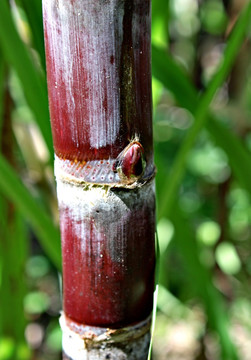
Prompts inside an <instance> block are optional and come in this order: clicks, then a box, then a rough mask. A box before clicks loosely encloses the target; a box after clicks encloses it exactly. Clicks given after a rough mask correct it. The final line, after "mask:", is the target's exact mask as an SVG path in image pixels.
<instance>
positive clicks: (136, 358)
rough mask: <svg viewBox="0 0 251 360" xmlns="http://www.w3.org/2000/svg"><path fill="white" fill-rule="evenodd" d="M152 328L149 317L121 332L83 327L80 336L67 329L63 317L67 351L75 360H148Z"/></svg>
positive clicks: (68, 355) (72, 359) (65, 349)
mask: <svg viewBox="0 0 251 360" xmlns="http://www.w3.org/2000/svg"><path fill="white" fill-rule="evenodd" d="M150 325H151V318H150V317H149V318H148V319H146V320H145V321H142V322H140V323H137V324H134V325H132V326H128V327H125V328H122V329H118V330H114V329H107V328H99V327H94V326H80V328H81V333H78V332H76V331H73V330H72V329H71V328H70V327H69V326H68V325H67V323H66V321H65V316H64V314H62V315H61V318H60V326H61V329H62V331H63V341H62V347H63V351H64V354H65V355H66V356H67V357H68V358H69V359H71V360H107V359H110V360H146V359H147V357H148V352H149V343H150ZM104 344H105V346H104Z"/></svg>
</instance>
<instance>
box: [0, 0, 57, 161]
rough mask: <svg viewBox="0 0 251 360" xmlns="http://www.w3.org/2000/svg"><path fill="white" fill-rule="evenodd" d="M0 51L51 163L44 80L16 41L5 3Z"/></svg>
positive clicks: (1, 10)
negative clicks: (14, 74) (19, 86)
mask: <svg viewBox="0 0 251 360" xmlns="http://www.w3.org/2000/svg"><path fill="white" fill-rule="evenodd" d="M0 47H1V48H2V54H3V56H4V58H5V59H6V61H8V62H9V63H10V64H11V65H12V66H13V68H14V69H15V70H16V72H17V74H18V76H19V78H20V81H21V83H22V86H23V90H24V93H25V96H26V99H27V103H28V105H29V106H30V108H31V109H32V111H33V113H34V115H35V117H36V120H37V122H38V125H39V127H40V129H41V132H42V134H43V137H44V140H45V142H46V144H47V146H48V149H49V152H50V155H51V161H52V160H53V145H52V136H51V128H50V122H49V109H48V99H47V90H46V81H45V77H44V76H43V75H42V74H41V72H39V71H38V69H36V68H35V66H34V61H32V59H31V56H30V54H29V53H28V50H27V48H26V47H25V45H24V43H23V42H22V40H21V39H20V36H19V35H18V32H17V30H16V27H15V25H14V22H13V19H12V16H11V12H10V9H9V7H8V2H7V1H6V0H1V1H0Z"/></svg>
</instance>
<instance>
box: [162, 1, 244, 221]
mask: <svg viewBox="0 0 251 360" xmlns="http://www.w3.org/2000/svg"><path fill="white" fill-rule="evenodd" d="M250 17H251V4H250V3H249V4H248V5H247V6H246V7H245V9H244V10H243V11H242V13H241V15H240V17H239V19H238V21H237V23H236V25H235V27H234V29H233V31H232V33H231V36H230V38H229V40H228V43H227V47H226V51H225V54H224V59H223V61H222V64H221V65H220V67H219V70H218V71H217V72H216V74H215V75H214V77H213V79H212V81H211V83H210V84H209V86H208V88H207V90H206V91H205V93H204V94H203V95H202V96H200V98H199V99H198V100H199V101H198V105H197V107H196V110H195V111H194V118H195V121H194V123H193V125H192V126H191V128H190V130H189V131H188V133H187V136H186V138H185V140H184V142H183V144H182V146H181V148H180V150H179V152H178V155H177V156H176V159H175V161H174V164H173V167H172V169H171V173H170V176H169V180H168V187H167V190H166V192H165V193H164V196H163V199H162V203H161V206H160V211H159V214H160V216H162V215H163V214H167V215H168V214H170V212H171V209H172V206H173V203H174V199H175V196H176V192H177V189H178V187H179V184H180V182H181V180H182V177H183V175H184V172H185V162H186V157H187V154H188V152H189V151H190V149H191V148H192V146H193V144H194V142H195V140H196V138H197V135H198V133H199V132H200V131H201V129H202V128H203V126H204V125H205V123H206V119H207V114H208V108H209V106H210V103H211V101H212V99H213V97H214V95H215V93H216V91H217V89H218V88H219V87H220V85H221V84H222V82H223V81H224V79H225V78H226V76H227V75H228V73H229V71H230V69H231V66H232V64H233V63H234V60H235V58H236V56H237V54H238V51H239V49H240V46H241V44H242V40H243V37H244V34H245V32H246V29H247V27H248V25H249V22H250Z"/></svg>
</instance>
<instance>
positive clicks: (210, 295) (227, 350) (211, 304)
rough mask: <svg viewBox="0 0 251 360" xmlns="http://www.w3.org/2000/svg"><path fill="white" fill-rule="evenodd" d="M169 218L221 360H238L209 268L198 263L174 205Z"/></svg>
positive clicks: (190, 235)
mask: <svg viewBox="0 0 251 360" xmlns="http://www.w3.org/2000/svg"><path fill="white" fill-rule="evenodd" d="M171 219H172V221H173V224H174V227H175V241H176V243H177V244H178V246H179V249H180V253H181V255H182V256H183V258H184V261H185V265H186V268H187V271H188V274H189V275H190V279H191V286H193V287H195V290H196V291H197V294H198V295H199V296H200V298H201V300H202V301H203V303H204V306H205V308H206V311H207V314H208V319H209V321H210V323H211V326H212V327H213V329H214V330H215V331H216V333H217V335H218V336H219V340H220V343H221V350H222V354H221V359H222V360H237V359H238V355H237V353H236V349H235V346H234V344H233V342H232V340H231V338H230V335H229V330H228V329H229V321H228V315H227V312H226V309H225V305H224V302H223V299H222V297H221V296H220V293H219V292H218V291H217V290H216V288H215V286H214V285H213V282H212V277H211V274H210V273H209V271H208V269H207V268H206V267H205V266H203V265H202V264H201V262H200V260H199V250H198V246H197V242H196V240H195V238H194V236H193V233H192V230H191V229H190V227H189V225H188V224H187V222H186V220H185V219H184V217H183V214H182V212H181V211H180V209H178V207H177V206H176V207H175V209H174V210H173V211H172V214H171ZM184 234H185V236H184Z"/></svg>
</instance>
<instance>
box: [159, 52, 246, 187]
mask: <svg viewBox="0 0 251 360" xmlns="http://www.w3.org/2000/svg"><path fill="white" fill-rule="evenodd" d="M165 64H166V65H165ZM173 74H176V75H175V76H177V79H178V81H177V82H175V76H174V75H173ZM153 75H154V76H156V77H157V79H158V80H159V81H161V82H162V83H163V85H164V86H165V87H166V88H168V89H169V90H170V91H171V92H172V93H173V94H174V96H175V97H176V99H177V101H178V102H179V104H180V105H181V106H183V107H185V108H187V109H188V110H190V111H191V112H194V110H195V108H196V106H197V95H196V90H195V87H194V86H193V85H192V84H191V82H190V81H189V79H188V78H187V77H186V76H185V74H184V73H183V72H182V70H181V68H180V67H179V66H178V65H177V64H176V63H175V62H174V60H173V59H171V57H170V56H168V55H167V53H166V52H165V51H163V50H160V49H158V48H156V47H153ZM207 117H208V121H207V122H206V124H205V126H206V129H207V130H208V131H209V133H210V135H211V136H212V138H213V140H214V141H215V142H216V144H217V145H218V146H219V147H221V148H222V149H223V150H224V151H225V152H226V154H227V156H228V161H229V164H230V166H231V168H232V170H233V171H234V174H235V176H236V178H237V179H238V181H239V183H240V184H241V185H242V186H243V187H244V188H245V189H246V190H248V191H249V193H250V194H251V183H250V181H249V179H250V178H251V155H250V153H249V152H248V151H247V149H246V148H245V147H244V146H243V144H242V143H241V141H240V140H239V138H238V137H237V136H236V135H235V134H234V133H233V132H231V130H230V129H229V128H227V127H226V126H224V125H223V124H222V123H221V122H220V120H219V119H216V118H215V116H213V115H212V114H211V113H210V112H209V113H208V115H207ZM240 159H242V160H241V161H240Z"/></svg>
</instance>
